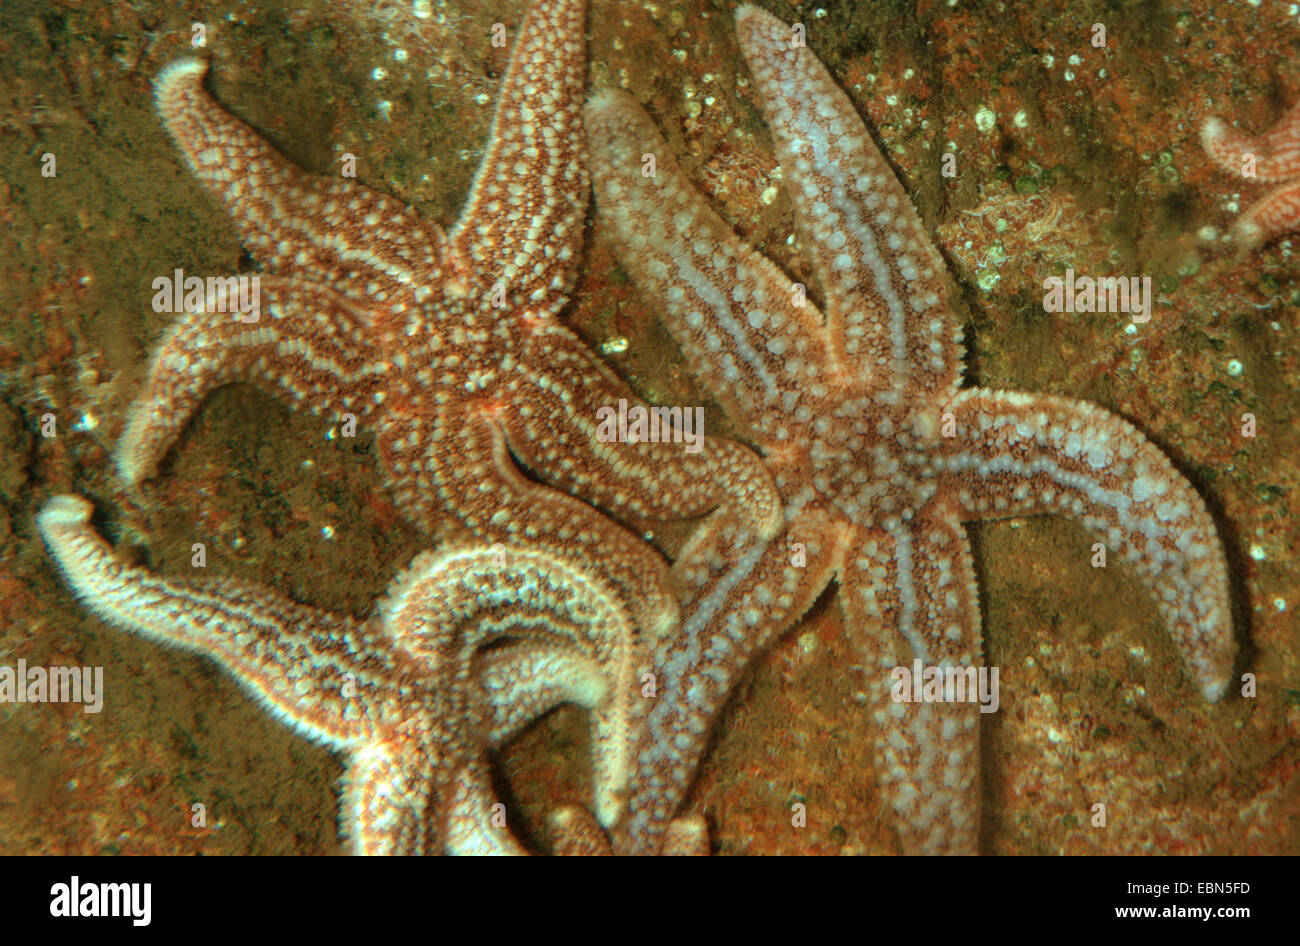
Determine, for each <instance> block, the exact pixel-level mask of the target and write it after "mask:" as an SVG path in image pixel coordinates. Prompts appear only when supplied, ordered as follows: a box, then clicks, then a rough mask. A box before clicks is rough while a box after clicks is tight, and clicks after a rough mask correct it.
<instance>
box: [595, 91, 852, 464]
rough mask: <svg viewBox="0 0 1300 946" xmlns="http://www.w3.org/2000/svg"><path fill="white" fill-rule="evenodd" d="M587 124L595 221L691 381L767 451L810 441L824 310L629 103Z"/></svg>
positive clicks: (826, 362) (607, 98)
mask: <svg viewBox="0 0 1300 946" xmlns="http://www.w3.org/2000/svg"><path fill="white" fill-rule="evenodd" d="M585 122H586V127H587V142H588V150H589V152H590V154H591V162H592V171H593V174H594V178H595V186H596V199H597V205H598V208H599V211H600V219H601V221H602V222H603V223H604V224H605V225H607V226H608V227H609V228H610V231H611V234H612V237H613V240H614V244H615V246H616V247H617V249H618V254H619V259H620V260H621V261H622V263H623V265H624V266H625V267H627V269H628V271H629V272H630V273H631V274H632V275H633V277H634V278H635V280H636V283H637V285H638V286H639V287H640V289H641V291H642V292H643V293H645V294H646V296H647V297H649V298H652V299H654V300H656V302H657V303H658V304H660V305H662V306H663V310H664V316H663V317H664V322H665V324H666V325H667V326H668V328H669V330H670V331H671V332H672V333H673V337H674V338H676V339H677V342H678V344H679V345H681V348H682V352H683V354H684V355H685V356H686V358H687V361H688V363H689V364H690V367H691V371H692V373H693V374H695V375H696V376H697V377H698V378H700V379H701V380H702V381H703V382H704V383H705V384H706V385H707V386H708V387H709V389H710V390H711V391H713V392H715V393H716V394H717V395H718V396H719V397H720V398H722V399H723V402H724V404H726V405H727V406H728V408H729V409H730V410H731V411H732V412H734V413H736V414H737V416H740V417H743V418H744V419H745V420H746V421H747V422H748V423H750V424H751V425H753V426H754V427H755V428H756V433H757V437H758V439H759V440H760V441H761V442H770V441H784V440H787V439H789V438H794V437H798V436H799V435H800V434H801V433H806V432H807V431H809V430H810V429H811V425H812V422H813V419H814V415H815V413H816V406H817V403H818V400H819V398H821V397H824V396H825V394H826V388H825V379H826V377H827V375H828V374H830V373H832V372H833V369H834V366H833V364H832V361H831V356H830V353H829V351H828V348H827V344H826V341H825V332H824V329H823V327H822V317H821V314H820V313H819V312H818V310H817V307H816V306H815V305H813V304H812V302H809V301H807V300H806V299H804V298H803V297H802V295H801V294H799V293H797V292H796V291H795V287H794V285H793V284H792V283H791V282H790V280H789V279H787V278H786V277H785V276H784V275H783V274H782V273H781V272H780V270H778V269H777V268H776V266H774V265H773V264H772V263H771V261H769V260H768V259H766V258H765V257H763V256H762V255H760V254H759V253H757V252H755V251H754V250H752V249H750V248H749V247H748V246H747V245H745V244H744V243H743V242H741V240H740V239H739V238H738V237H737V236H736V234H735V233H734V232H732V230H731V228H730V227H728V226H727V224H726V223H725V222H723V220H722V218H721V217H719V216H718V215H717V214H716V213H714V211H713V210H711V209H710V208H709V206H708V204H707V203H706V202H705V200H704V198H703V197H702V196H701V195H700V194H699V192H698V191H696V190H695V188H694V187H693V186H691V184H690V182H689V181H688V180H687V178H686V176H685V175H684V174H683V173H682V171H681V168H680V167H679V166H678V164H677V161H676V159H675V158H674V157H673V155H672V152H671V151H669V150H668V145H667V143H666V142H665V141H664V139H663V137H662V136H661V135H660V134H659V132H658V131H657V130H656V129H655V127H654V125H653V123H651V121H650V119H649V117H648V116H647V115H646V114H645V112H644V111H643V110H642V109H641V107H640V106H639V105H637V104H636V102H634V101H633V100H632V99H631V98H630V97H629V96H627V95H626V94H624V93H611V94H606V95H601V96H598V97H596V98H593V99H592V101H591V102H589V103H588V105H587V109H586V113H585ZM644 154H651V155H653V156H654V158H655V161H656V168H655V172H654V174H653V175H652V176H646V175H644V174H643V173H642V160H643V158H642V156H643V155H644Z"/></svg>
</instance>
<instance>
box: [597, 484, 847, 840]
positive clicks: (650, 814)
mask: <svg viewBox="0 0 1300 946" xmlns="http://www.w3.org/2000/svg"><path fill="white" fill-rule="evenodd" d="M844 541H845V532H844V530H843V529H842V528H841V527H840V526H839V525H838V524H837V523H834V522H833V521H831V520H830V519H829V518H827V517H825V516H824V515H822V514H821V513H818V512H816V511H812V510H806V511H802V512H799V513H798V515H797V517H792V520H791V523H790V525H789V527H788V529H787V531H786V532H784V533H782V535H781V536H779V537H778V538H777V539H776V540H774V541H771V542H763V541H760V540H758V539H756V538H755V537H754V536H753V535H752V534H751V533H748V532H746V531H745V530H744V528H743V527H741V526H740V525H738V524H737V523H735V522H734V521H727V520H722V519H715V521H714V523H713V524H712V525H711V527H710V528H708V529H706V530H703V531H702V533H700V534H697V536H695V537H693V538H692V541H691V543H690V544H689V545H688V547H687V548H686V549H685V550H684V551H683V553H682V557H681V558H680V559H679V560H678V562H677V564H676V565H675V566H674V572H675V577H676V578H677V580H678V581H679V582H680V583H681V584H682V586H683V587H684V588H685V589H687V591H686V595H687V601H686V604H685V605H684V607H683V611H682V613H683V615H684V620H683V623H682V629H681V631H680V632H679V633H677V634H674V635H672V636H671V637H668V638H664V639H662V640H661V641H660V642H659V646H658V647H657V648H656V652H655V654H654V663H653V667H652V670H653V672H654V673H655V675H656V677H657V679H658V684H659V685H658V689H657V692H656V695H655V699H654V702H653V705H652V706H651V708H650V711H649V713H648V715H647V718H646V723H645V727H644V730H643V732H642V735H641V741H640V745H639V748H638V750H637V765H636V771H635V773H634V774H633V777H632V782H631V785H630V789H631V796H630V798H629V801H628V815H627V818H626V819H625V820H624V823H623V824H622V825H621V827H620V830H619V831H618V832H617V834H616V843H615V848H616V850H620V851H625V852H626V853H637V854H647V853H655V852H656V851H657V850H659V849H660V848H661V847H662V845H663V843H664V839H665V835H664V832H665V830H666V829H667V826H668V824H669V822H670V820H671V819H672V816H673V814H674V813H675V812H676V810H677V808H678V806H679V805H680V804H681V802H682V799H683V798H684V797H685V795H686V792H687V790H688V789H689V788H690V785H691V780H692V779H693V778H694V776H695V770H696V767H697V766H698V764H699V761H700V757H701V756H702V755H703V753H704V749H705V746H706V744H707V742H708V737H709V732H710V730H711V728H712V723H713V720H714V718H715V717H716V716H717V714H718V712H719V711H720V710H721V709H722V706H723V704H724V703H725V702H726V699H727V697H728V695H729V694H730V692H731V688H732V686H733V685H734V684H735V682H736V680H737V678H738V677H739V676H740V674H741V673H742V671H743V670H744V668H745V666H746V665H747V664H748V662H749V660H750V658H751V657H753V656H754V654H755V653H757V652H758V651H759V650H761V649H763V648H764V647H766V646H767V645H768V644H769V643H770V642H771V641H772V640H773V639H775V637H776V636H777V635H778V634H780V633H781V632H782V631H783V630H785V629H786V628H788V627H790V626H791V625H792V624H793V623H794V622H795V621H796V620H798V618H799V617H800V616H801V615H802V614H803V613H804V612H805V611H806V610H807V609H808V608H809V607H811V606H812V603H813V601H815V600H816V598H817V595H818V594H819V593H820V592H821V590H822V589H823V588H825V587H826V584H827V582H829V581H830V578H831V576H832V575H833V574H834V573H835V571H836V570H837V569H838V567H839V563H840V561H841V559H842V556H843V554H844ZM796 543H797V544H800V545H802V546H803V548H802V549H798V548H796ZM800 563H801V564H800Z"/></svg>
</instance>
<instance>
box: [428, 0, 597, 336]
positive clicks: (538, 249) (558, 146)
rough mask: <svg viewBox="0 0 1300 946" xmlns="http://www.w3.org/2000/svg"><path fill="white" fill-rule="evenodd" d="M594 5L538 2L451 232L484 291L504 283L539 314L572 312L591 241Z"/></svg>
mask: <svg viewBox="0 0 1300 946" xmlns="http://www.w3.org/2000/svg"><path fill="white" fill-rule="evenodd" d="M585 6H586V5H585V3H584V2H583V0H537V2H535V3H533V5H532V7H531V8H530V9H529V11H528V15H527V18H526V19H525V21H524V25H523V27H522V28H521V29H520V31H519V34H518V35H517V36H516V38H515V45H516V49H515V52H514V54H513V55H512V56H511V58H510V67H509V70H508V71H507V73H506V77H505V80H504V81H503V82H502V84H501V90H500V92H499V94H498V96H497V109H496V115H495V116H494V118H493V120H492V134H491V136H490V137H489V141H490V142H491V144H490V146H489V148H488V152H487V154H486V155H484V157H483V160H482V162H481V163H480V164H479V168H478V173H477V175H476V176H475V178H474V186H473V189H472V190H471V191H470V196H469V199H468V201H467V202H466V204H465V208H464V210H463V211H462V212H461V216H460V219H459V220H458V221H457V222H456V225H455V227H453V228H452V230H451V233H450V234H449V241H450V243H451V246H452V252H453V253H454V254H455V257H456V258H457V259H459V260H461V261H462V262H463V263H464V265H465V266H467V267H468V269H469V271H470V274H471V278H473V279H475V280H477V281H478V283H479V285H480V286H481V287H485V286H491V285H494V284H498V283H500V284H503V285H504V286H505V288H506V291H507V294H508V295H509V296H510V297H511V298H513V299H519V300H524V301H525V302H526V303H527V305H528V307H529V309H530V310H531V311H533V312H534V313H538V314H551V315H554V314H555V313H557V312H559V310H560V309H561V308H563V306H564V303H565V300H566V299H567V298H568V294H569V290H570V289H571V288H572V284H573V280H574V278H575V275H576V270H577V265H576V261H575V258H576V256H577V254H578V252H579V250H580V249H581V244H582V222H583V217H584V215H585V213H586V208H587V165H586V162H585V161H584V160H582V126H581V115H580V111H581V102H582V86H583V81H584V79H585V78H586V70H585V66H584V59H585V56H584V41H585V40H584V33H583V15H584V12H585ZM557 262H558V263H559V264H560V265H559V266H558V267H557V266H556V263H557Z"/></svg>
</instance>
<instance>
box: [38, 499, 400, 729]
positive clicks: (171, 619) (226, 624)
mask: <svg viewBox="0 0 1300 946" xmlns="http://www.w3.org/2000/svg"><path fill="white" fill-rule="evenodd" d="M90 515H91V504H90V502H89V501H87V500H86V499H83V498H82V497H80V496H66V495H65V496H56V497H54V498H53V499H51V500H50V501H49V502H47V503H46V504H45V506H44V507H42V509H41V512H40V514H39V515H38V517H37V526H38V527H39V529H40V532H41V536H42V537H43V538H44V540H45V544H46V545H47V546H48V548H49V550H50V553H51V554H52V555H53V556H54V559H55V561H56V562H57V563H58V565H59V568H60V569H61V570H62V572H63V574H64V576H65V577H66V578H67V581H68V584H69V585H71V586H72V588H73V590H74V591H75V592H76V594H77V596H78V597H79V598H80V599H81V600H82V601H83V602H84V603H85V604H86V606H87V607H89V608H90V609H91V610H92V611H94V612H95V613H96V614H98V615H99V616H100V617H101V618H102V619H104V620H105V621H108V622H110V623H112V624H115V625H117V626H119V627H122V628H125V629H126V630H128V631H132V632H135V633H137V634H140V635H142V636H144V637H147V638H149V639H151V640H155V641H158V642H159V643H163V644H170V645H175V646H179V647H184V648H186V649H188V650H193V651H196V652H198V653H201V654H203V655H205V656H208V657H211V658H212V659H213V660H216V661H217V662H218V663H219V664H221V666H223V667H224V668H225V669H226V670H227V671H229V672H230V673H231V674H232V675H233V676H234V677H235V678H236V679H237V680H238V681H239V682H240V683H241V684H243V685H244V687H245V688H246V689H247V690H248V691H249V692H250V693H252V694H253V696H255V697H256V698H257V699H258V701H259V702H260V703H261V704H262V705H263V706H265V707H266V708H267V709H268V710H269V711H270V712H271V714H272V715H274V716H275V717H276V718H277V719H279V720H280V721H281V722H283V723H284V724H286V725H287V726H289V727H290V728H292V729H294V730H295V731H297V732H298V733H300V734H301V735H303V736H305V737H307V738H308V739H312V740H315V741H317V742H321V743H324V744H325V745H328V746H330V747H332V748H336V749H337V748H347V747H348V746H351V745H354V744H355V743H356V742H357V741H358V740H359V739H363V738H365V737H366V736H367V735H368V734H370V733H372V732H373V731H374V730H375V727H376V726H377V725H378V724H379V722H380V721H379V719H378V718H376V717H377V712H378V711H377V710H376V707H377V706H378V701H377V700H372V699H368V698H367V696H369V695H372V694H373V690H374V687H375V684H376V681H377V680H379V679H381V678H382V677H384V676H386V675H388V674H389V673H391V672H392V667H393V657H392V654H391V649H386V648H384V647H382V646H381V645H382V640H381V639H380V638H381V636H382V635H381V634H380V633H379V631H378V629H377V627H376V625H374V624H373V623H370V622H367V623H364V624H363V623H360V622H357V621H353V620H351V619H349V618H345V617H342V616H339V615H334V614H330V613H328V612H326V611H319V610H317V609H315V608H309V607H307V606H305V605H301V604H296V603H294V602H292V601H288V600H286V599H284V598H281V597H279V596H278V595H276V594H274V593H273V592H271V591H269V590H267V589H265V588H261V587H259V586H257V585H253V584H249V583H245V582H239V581H235V580H232V579H222V580H221V581H220V582H218V581H211V580H203V579H193V580H188V581H180V580H176V579H169V578H159V577H157V576H156V575H151V574H150V573H148V572H147V571H145V570H144V569H142V568H132V567H128V566H126V565H123V564H121V563H120V562H118V561H117V560H116V559H115V558H114V557H113V552H112V549H111V548H109V546H108V544H107V543H105V542H104V540H103V539H102V538H100V537H99V536H98V535H97V534H96V533H95V531H94V530H93V529H92V528H91V525H90ZM355 655H366V656H355ZM349 684H351V685H352V686H353V687H355V689H356V691H357V695H356V696H355V697H354V698H351V699H349V698H348V695H346V694H349V690H348V686H349Z"/></svg>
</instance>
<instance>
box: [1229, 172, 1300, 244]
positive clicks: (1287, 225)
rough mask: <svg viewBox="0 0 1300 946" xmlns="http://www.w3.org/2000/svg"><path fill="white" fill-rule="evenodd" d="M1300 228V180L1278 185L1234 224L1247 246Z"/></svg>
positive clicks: (1267, 240)
mask: <svg viewBox="0 0 1300 946" xmlns="http://www.w3.org/2000/svg"><path fill="white" fill-rule="evenodd" d="M1296 230H1300V180H1297V181H1293V182H1292V183H1290V184H1283V185H1282V186H1281V187H1275V188H1274V189H1273V190H1271V191H1269V192H1268V193H1267V194H1265V195H1264V196H1263V197H1261V198H1260V199H1259V200H1257V201H1255V203H1253V204H1251V205H1250V207H1249V208H1248V209H1247V210H1246V212H1245V213H1243V214H1242V215H1241V216H1240V217H1238V218H1237V219H1236V221H1234V222H1233V224H1232V232H1233V236H1234V237H1235V238H1236V240H1237V243H1238V244H1240V245H1241V247H1242V248H1243V249H1247V250H1250V249H1254V248H1255V247H1258V246H1263V245H1264V244H1265V243H1268V242H1269V241H1270V240H1272V239H1273V238H1275V237H1280V236H1282V234H1284V233H1294V232H1295V231H1296Z"/></svg>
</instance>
